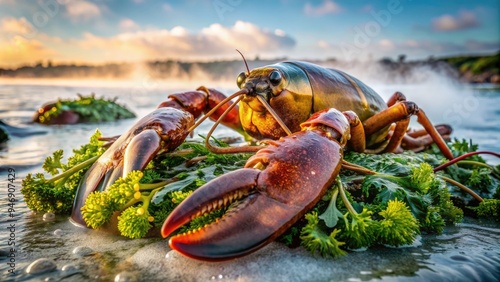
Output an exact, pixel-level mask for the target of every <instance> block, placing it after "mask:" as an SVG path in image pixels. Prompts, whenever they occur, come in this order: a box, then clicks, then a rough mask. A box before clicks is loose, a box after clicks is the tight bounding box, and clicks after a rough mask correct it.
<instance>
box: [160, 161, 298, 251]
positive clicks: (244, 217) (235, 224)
mask: <svg viewBox="0 0 500 282" xmlns="http://www.w3.org/2000/svg"><path fill="white" fill-rule="evenodd" d="M259 174H260V170H258V169H251V168H244V169H240V170H237V171H234V172H232V173H229V174H226V175H223V176H221V177H220V178H219V179H220V180H219V181H213V182H210V183H208V184H207V185H206V186H205V187H204V189H198V190H197V191H195V192H194V193H193V195H192V196H190V197H189V198H188V199H186V200H185V201H183V202H182V203H181V205H179V207H178V208H177V209H176V212H173V213H172V214H171V215H170V216H169V218H168V219H167V221H165V223H164V225H163V228H162V230H161V232H162V235H163V237H167V236H168V235H169V234H170V233H171V232H173V231H174V230H175V229H177V228H178V227H180V226H182V225H184V224H185V223H187V221H189V220H190V219H191V218H193V217H195V216H196V215H197V214H201V213H204V209H207V210H208V209H213V208H214V207H215V208H219V207H221V206H223V205H224V204H225V203H228V202H231V201H234V200H237V199H241V198H242V197H244V199H243V200H242V201H240V202H239V203H238V204H237V205H236V206H234V207H232V208H230V210H229V211H228V212H227V213H226V214H225V216H224V217H222V218H221V219H219V220H218V221H217V223H216V224H210V225H207V226H206V227H205V228H203V229H202V230H198V231H194V232H188V233H185V234H181V235H178V236H175V237H172V238H171V239H170V242H169V244H170V247H171V248H172V249H174V250H176V251H178V252H180V253H183V254H185V255H187V256H189V257H192V258H196V259H202V260H211V261H218V260H226V259H229V258H235V257H240V256H244V255H246V254H248V253H250V252H253V251H255V250H257V249H259V248H260V247H262V246H263V245H265V244H267V243H269V242H271V241H273V240H274V239H275V238H276V237H277V236H278V235H279V234H281V233H283V231H285V230H286V229H288V227H290V226H289V224H287V223H288V222H291V221H292V219H294V218H295V217H296V216H297V214H299V212H300V209H301V208H300V207H297V206H289V205H287V204H286V203H283V202H280V201H277V200H276V199H273V198H271V197H269V196H268V195H266V194H265V192H264V191H259V190H257V189H255V188H256V187H257V179H258V176H259ZM227 183H238V185H237V186H235V187H231V186H230V185H227ZM190 207H194V208H190Z"/></svg>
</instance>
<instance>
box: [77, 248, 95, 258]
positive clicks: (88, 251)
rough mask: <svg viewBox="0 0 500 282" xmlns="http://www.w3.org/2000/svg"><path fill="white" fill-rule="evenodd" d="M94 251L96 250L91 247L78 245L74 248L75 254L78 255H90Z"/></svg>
mask: <svg viewBox="0 0 500 282" xmlns="http://www.w3.org/2000/svg"><path fill="white" fill-rule="evenodd" d="M93 253H94V250H92V249H91V248H89V247H84V246H78V247H76V248H74V249H73V254H74V255H76V256H78V257H86V256H90V255H91V254H93Z"/></svg>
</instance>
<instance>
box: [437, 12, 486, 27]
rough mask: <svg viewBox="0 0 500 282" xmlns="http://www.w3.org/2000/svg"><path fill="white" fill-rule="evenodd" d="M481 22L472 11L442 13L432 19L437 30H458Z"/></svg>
mask: <svg viewBox="0 0 500 282" xmlns="http://www.w3.org/2000/svg"><path fill="white" fill-rule="evenodd" d="M478 26H479V22H478V20H477V18H476V15H475V14H474V13H472V12H467V11H461V12H460V13H459V14H458V15H456V16H452V15H442V16H440V17H439V18H436V19H434V20H433V21H432V29H433V30H436V31H456V30H464V29H470V28H474V27H478Z"/></svg>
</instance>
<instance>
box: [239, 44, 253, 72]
mask: <svg viewBox="0 0 500 282" xmlns="http://www.w3.org/2000/svg"><path fill="white" fill-rule="evenodd" d="M236 51H237V52H238V53H240V55H241V57H242V58H243V62H245V67H246V68H247V75H249V74H250V69H249V68H248V64H247V60H246V59H245V56H243V54H242V53H241V52H240V50H238V49H236Z"/></svg>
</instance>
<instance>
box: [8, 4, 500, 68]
mask: <svg viewBox="0 0 500 282" xmlns="http://www.w3.org/2000/svg"><path fill="white" fill-rule="evenodd" d="M499 14H500V1H498V0H476V1H460V0H446V1H435V0H420V1H417V0H413V1H412V0H381V1H378V0H377V1H358V0H354V1H351V0H345V1H341V0H316V1H313V0H309V1H298V0H297V1H296V0H275V1H273V0H267V1H249V0H206V1H194V0H187V1H159V0H121V1H120V0H0V67H10V68H13V67H18V66H22V65H33V64H35V63H36V62H44V63H46V62H48V61H51V62H52V63H54V64H61V63H76V64H103V63H109V62H138V61H144V60H148V61H151V60H167V59H172V60H181V61H211V60H225V59H239V54H238V53H236V51H235V49H238V50H240V51H241V52H243V54H245V56H246V57H247V58H255V57H256V56H258V57H260V58H283V57H287V58H291V59H309V60H313V59H319V60H323V59H328V58H336V59H338V60H348V61H349V60H373V59H379V58H383V57H390V58H393V59H395V58H397V57H398V56H399V55H400V54H406V55H407V59H425V58H428V57H430V56H434V57H442V56H450V55H458V54H488V53H493V52H496V51H498V50H500V19H499Z"/></svg>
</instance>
